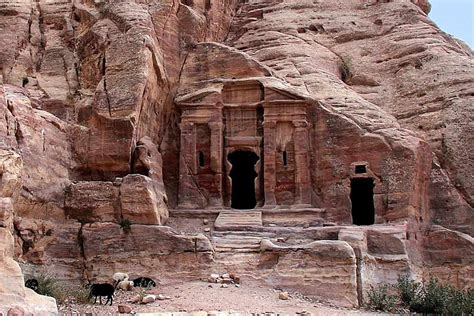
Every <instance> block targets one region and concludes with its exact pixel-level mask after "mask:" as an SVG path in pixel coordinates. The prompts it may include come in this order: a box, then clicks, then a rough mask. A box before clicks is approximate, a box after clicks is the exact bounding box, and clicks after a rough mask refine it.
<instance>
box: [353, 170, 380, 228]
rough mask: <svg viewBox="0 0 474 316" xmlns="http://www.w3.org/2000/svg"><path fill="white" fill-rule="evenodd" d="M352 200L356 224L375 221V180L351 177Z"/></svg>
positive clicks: (354, 222)
mask: <svg viewBox="0 0 474 316" xmlns="http://www.w3.org/2000/svg"><path fill="white" fill-rule="evenodd" d="M351 202H352V223H353V224H354V225H373V224H374V223H375V209H374V180H373V179H372V178H355V179H351Z"/></svg>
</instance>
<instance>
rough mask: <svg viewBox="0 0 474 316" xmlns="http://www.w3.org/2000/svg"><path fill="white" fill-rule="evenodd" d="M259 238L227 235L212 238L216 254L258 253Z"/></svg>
mask: <svg viewBox="0 0 474 316" xmlns="http://www.w3.org/2000/svg"><path fill="white" fill-rule="evenodd" d="M261 240H262V238H261V237H252V236H242V235H236V234H228V235H223V236H212V244H213V245H214V250H215V251H216V252H259V251H260V242H261Z"/></svg>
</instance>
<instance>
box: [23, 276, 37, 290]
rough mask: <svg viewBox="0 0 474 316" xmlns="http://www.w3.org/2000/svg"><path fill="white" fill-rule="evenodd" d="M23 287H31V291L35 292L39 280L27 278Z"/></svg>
mask: <svg viewBox="0 0 474 316" xmlns="http://www.w3.org/2000/svg"><path fill="white" fill-rule="evenodd" d="M25 287H27V288H29V289H32V290H33V291H35V292H37V291H38V287H39V282H38V280H36V279H28V280H26V282H25Z"/></svg>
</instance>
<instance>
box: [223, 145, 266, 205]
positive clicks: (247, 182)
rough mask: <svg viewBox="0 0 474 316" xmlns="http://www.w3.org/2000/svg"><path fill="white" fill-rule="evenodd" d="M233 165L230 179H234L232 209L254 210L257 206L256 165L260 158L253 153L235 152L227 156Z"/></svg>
mask: <svg viewBox="0 0 474 316" xmlns="http://www.w3.org/2000/svg"><path fill="white" fill-rule="evenodd" d="M227 159H228V160H229V162H230V163H231V164H232V169H231V170H230V174H229V176H230V178H231V179H232V197H231V207H232V208H235V209H253V208H255V206H256V205H257V199H256V197H255V178H256V177H257V172H255V164H256V163H257V161H258V160H259V158H258V156H257V155H256V154H255V153H253V152H251V151H235V152H232V153H230V154H229V155H228V156H227Z"/></svg>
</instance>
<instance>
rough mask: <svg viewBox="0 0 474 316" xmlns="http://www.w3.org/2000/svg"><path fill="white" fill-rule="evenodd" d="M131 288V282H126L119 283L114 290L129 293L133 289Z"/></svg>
mask: <svg viewBox="0 0 474 316" xmlns="http://www.w3.org/2000/svg"><path fill="white" fill-rule="evenodd" d="M133 286H134V283H133V282H132V281H128V280H127V281H120V282H119V283H118V284H117V286H116V287H115V288H116V289H119V290H122V291H131V290H132V289H133Z"/></svg>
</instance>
